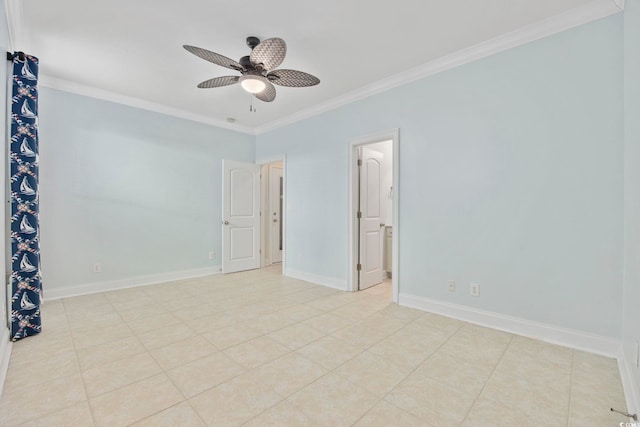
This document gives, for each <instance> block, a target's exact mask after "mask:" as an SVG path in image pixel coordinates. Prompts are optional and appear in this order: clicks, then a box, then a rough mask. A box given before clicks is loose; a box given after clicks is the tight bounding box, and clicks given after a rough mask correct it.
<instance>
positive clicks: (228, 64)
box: [182, 44, 244, 71]
mask: <svg viewBox="0 0 640 427" xmlns="http://www.w3.org/2000/svg"><path fill="white" fill-rule="evenodd" d="M182 47H184V48H185V49H186V50H187V51H189V52H191V53H193V54H194V55H195V56H197V57H200V58H202V59H204V60H205V61H209V62H213V63H214V64H216V65H220V66H221V67H225V68H229V69H231V70H236V71H243V70H244V68H243V67H242V65H240V64H239V63H238V62H236V61H234V60H233V59H231V58H227V57H226V56H224V55H220V54H219V53H215V52H211V51H210V50H207V49H202V48H200V47H195V46H189V45H186V44H185V45H183V46H182Z"/></svg>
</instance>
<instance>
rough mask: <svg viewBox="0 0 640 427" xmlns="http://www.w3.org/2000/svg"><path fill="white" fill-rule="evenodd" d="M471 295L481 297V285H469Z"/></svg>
mask: <svg viewBox="0 0 640 427" xmlns="http://www.w3.org/2000/svg"><path fill="white" fill-rule="evenodd" d="M469 294H470V295H471V296H474V297H479V296H480V285H479V284H477V283H473V282H472V283H471V284H470V285H469Z"/></svg>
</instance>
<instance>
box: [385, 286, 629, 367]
mask: <svg viewBox="0 0 640 427" xmlns="http://www.w3.org/2000/svg"><path fill="white" fill-rule="evenodd" d="M398 303H399V304H400V305H404V306H407V307H412V308H417V309H419V310H424V311H428V312H431V313H436V314H441V315H443V316H447V317H452V318H454V319H459V320H464V321H465V322H469V323H475V324H477V325H481V326H486V327H489V328H493V329H498V330H501V331H505V332H509V333H512V334H517V335H523V336H526V337H530V338H535V339H538V340H541V341H546V342H549V343H553V344H559V345H562V346H565V347H571V348H575V349H578V350H584V351H588V352H591V353H596V354H600V355H603V356H607V357H615V358H617V357H619V355H620V346H621V343H620V340H617V339H614V338H608V337H603V336H600V335H595V334H590V333H587V332H582V331H576V330H572V329H566V328H561V327H557V326H554V325H548V324H545V323H538V322H534V321H531V320H526V319H521V318H518V317H512V316H507V315H504V314H499V313H494V312H491V311H484V310H479V309H476V308H472V307H466V306H462V305H457V304H451V303H448V302H442V301H436V300H432V299H428V298H423V297H418V296H415V295H408V294H400V298H399V300H398Z"/></svg>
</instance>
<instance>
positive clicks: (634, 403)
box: [618, 348, 640, 414]
mask: <svg viewBox="0 0 640 427" xmlns="http://www.w3.org/2000/svg"><path fill="white" fill-rule="evenodd" d="M618 368H619V369H620V379H621V380H622V387H623V388H624V396H625V398H626V399H627V408H626V409H627V412H629V413H631V414H640V390H639V389H638V388H639V387H640V385H638V383H637V381H636V380H635V379H634V377H633V371H634V370H636V369H637V368H636V367H635V366H633V365H632V364H631V363H630V361H629V360H628V359H627V355H626V353H625V351H624V348H622V349H621V351H620V356H619V357H618ZM623 409H624V408H623Z"/></svg>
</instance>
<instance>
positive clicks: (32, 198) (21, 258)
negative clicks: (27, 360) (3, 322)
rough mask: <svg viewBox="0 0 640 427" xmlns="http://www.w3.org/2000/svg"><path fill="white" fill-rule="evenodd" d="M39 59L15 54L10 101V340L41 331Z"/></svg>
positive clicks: (18, 53)
mask: <svg viewBox="0 0 640 427" xmlns="http://www.w3.org/2000/svg"><path fill="white" fill-rule="evenodd" d="M37 83H38V58H35V57H33V56H30V55H25V54H24V53H22V52H15V53H14V54H13V91H12V97H11V141H10V145H11V147H10V150H11V151H10V159H11V289H12V297H11V340H12V341H17V340H19V339H21V338H24V337H27V336H29V335H35V334H37V333H39V332H40V300H41V286H42V283H41V277H40V233H39V227H38V88H37Z"/></svg>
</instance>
